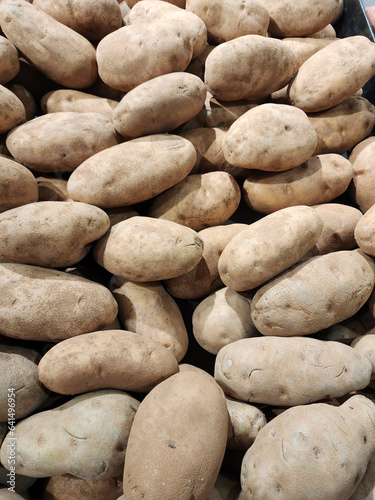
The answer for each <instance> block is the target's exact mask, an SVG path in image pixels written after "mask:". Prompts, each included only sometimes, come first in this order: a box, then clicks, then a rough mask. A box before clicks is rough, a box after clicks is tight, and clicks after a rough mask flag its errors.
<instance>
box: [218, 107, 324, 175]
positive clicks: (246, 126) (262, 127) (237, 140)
mask: <svg viewBox="0 0 375 500" xmlns="http://www.w3.org/2000/svg"><path fill="white" fill-rule="evenodd" d="M316 142H317V135H316V133H315V130H314V129H313V127H312V125H311V123H310V122H309V119H308V117H307V115H306V113H304V112H303V111H302V110H300V109H298V108H293V107H292V106H288V105H286V104H274V103H266V104H261V105H259V106H256V107H255V108H253V109H250V110H249V111H247V112H246V113H245V114H244V115H242V116H241V117H240V118H238V120H236V121H235V122H234V123H233V125H231V127H230V128H229V130H228V132H227V133H226V135H225V137H224V139H223V153H224V157H225V159H226V160H227V161H228V163H230V164H231V165H234V166H236V167H241V168H248V169H257V170H266V171H280V170H290V169H291V168H294V167H297V166H298V165H300V164H301V163H303V162H304V161H306V160H308V158H310V157H311V155H312V154H313V152H314V150H315V147H316ZM271 143H272V147H270V144H271Z"/></svg>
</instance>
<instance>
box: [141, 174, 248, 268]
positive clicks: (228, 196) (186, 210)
mask: <svg viewBox="0 0 375 500" xmlns="http://www.w3.org/2000/svg"><path fill="white" fill-rule="evenodd" d="M240 200H241V190H240V188H239V186H238V184H237V182H236V180H235V179H234V177H233V176H232V175H230V174H228V173H227V172H208V173H207V174H194V175H189V176H187V177H186V178H185V179H183V180H182V181H180V182H179V183H178V184H176V185H175V186H173V187H171V188H170V189H168V191H166V192H164V193H161V194H160V195H159V196H157V197H156V198H155V199H154V200H153V202H152V203H151V206H150V209H149V211H148V215H149V216H150V217H155V218H158V219H166V220H170V221H173V222H176V223H178V224H181V225H183V226H188V227H190V228H191V229H194V230H195V231H200V230H201V229H204V228H205V227H209V226H217V225H219V224H223V223H224V222H225V221H227V220H228V219H229V218H230V216H231V215H233V214H234V212H235V211H236V210H237V208H238V205H239V203H240ZM189 271H190V269H189Z"/></svg>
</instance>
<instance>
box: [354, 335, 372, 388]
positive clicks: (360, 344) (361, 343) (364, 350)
mask: <svg viewBox="0 0 375 500" xmlns="http://www.w3.org/2000/svg"><path fill="white" fill-rule="evenodd" d="M350 345H351V347H353V348H354V349H355V350H357V351H358V352H359V353H360V354H362V355H363V356H365V357H366V358H367V359H368V360H369V361H370V362H371V365H372V374H371V380H370V382H369V384H368V385H369V387H370V388H371V389H374V388H375V333H368V334H366V335H359V336H358V337H357V338H356V339H354V340H353V342H352V343H351V344H350Z"/></svg>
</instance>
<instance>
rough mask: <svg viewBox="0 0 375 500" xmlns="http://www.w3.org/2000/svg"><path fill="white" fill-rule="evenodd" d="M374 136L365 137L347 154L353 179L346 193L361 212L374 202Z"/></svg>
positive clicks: (365, 210)
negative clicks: (351, 167)
mask: <svg viewBox="0 0 375 500" xmlns="http://www.w3.org/2000/svg"><path fill="white" fill-rule="evenodd" d="M374 154H375V137H367V139H364V140H363V141H361V142H360V143H359V144H357V146H355V147H354V148H353V150H352V152H351V153H350V155H349V161H350V163H351V164H352V165H353V179H352V181H351V183H350V185H349V189H348V193H349V195H350V197H351V198H352V200H353V201H354V202H355V203H356V204H357V205H358V206H359V208H360V209H361V211H362V212H367V210H369V208H371V207H372V205H374V204H375V190H374V189H373V186H374V182H375V168H374V160H375V156H374Z"/></svg>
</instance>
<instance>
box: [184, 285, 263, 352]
mask: <svg viewBox="0 0 375 500" xmlns="http://www.w3.org/2000/svg"><path fill="white" fill-rule="evenodd" d="M250 313H251V301H250V299H248V298H247V297H246V296H242V295H240V294H239V293H237V292H235V291H234V290H230V289H229V288H221V289H220V290H217V291H216V292H214V293H213V294H211V295H209V296H208V297H206V298H205V299H203V300H202V301H201V302H200V303H199V304H198V306H197V307H196V308H195V310H194V313H193V317H192V323H193V325H192V326H193V334H194V337H195V340H196V341H197V342H198V344H199V345H200V346H201V347H202V348H203V349H205V350H206V351H208V352H210V353H212V354H217V353H218V352H219V351H220V349H221V348H222V347H224V346H225V345H227V344H230V343H232V342H235V341H236V340H239V339H243V338H247V337H256V336H258V335H259V333H258V331H257V329H256V328H255V327H254V324H253V322H252V320H251V316H250Z"/></svg>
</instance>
